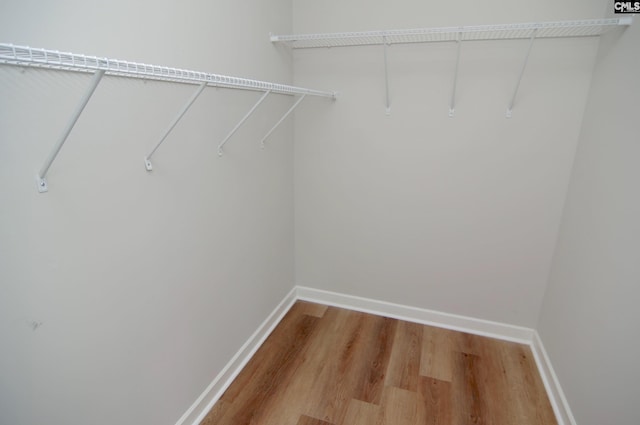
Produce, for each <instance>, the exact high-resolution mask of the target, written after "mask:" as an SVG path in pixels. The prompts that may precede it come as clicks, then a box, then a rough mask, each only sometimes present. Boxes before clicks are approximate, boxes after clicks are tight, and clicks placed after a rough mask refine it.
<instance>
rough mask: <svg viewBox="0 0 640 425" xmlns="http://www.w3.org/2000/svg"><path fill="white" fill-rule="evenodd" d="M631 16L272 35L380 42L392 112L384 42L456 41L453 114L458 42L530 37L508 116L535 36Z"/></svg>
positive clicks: (593, 30) (295, 44) (295, 41)
mask: <svg viewBox="0 0 640 425" xmlns="http://www.w3.org/2000/svg"><path fill="white" fill-rule="evenodd" d="M632 22H633V18H632V17H630V16H625V17H621V18H611V19H583V20H575V21H554V22H538V23H516V24H501V25H475V26H458V27H439V28H414V29H403V30H383V31H360V32H338V33H324V34H320V33H319V34H293V35H271V41H272V42H273V43H281V44H284V45H286V46H289V47H290V48H292V49H313V48H323V47H324V48H328V47H351V46H376V45H377V46H383V52H384V53H383V55H384V56H383V57H384V69H385V91H386V111H387V114H389V113H390V112H391V105H390V99H389V73H388V64H387V46H390V45H393V44H410V43H436V42H455V43H456V44H457V55H456V65H455V71H454V79H453V89H452V95H451V102H450V105H449V116H450V117H453V114H454V109H455V105H454V103H455V90H456V83H457V75H458V65H459V60H460V46H461V44H462V43H463V42H470V41H489V40H518V39H529V40H530V42H529V43H528V48H527V53H526V56H525V60H524V64H523V66H522V69H521V72H520V76H519V78H518V81H517V83H516V86H515V90H514V93H513V96H512V98H511V102H510V103H509V106H508V108H507V114H506V116H507V117H511V113H512V109H513V105H514V102H515V98H516V95H517V92H518V88H519V86H520V80H521V79H522V76H523V74H524V71H525V69H526V66H527V62H528V58H529V53H530V52H531V47H532V45H533V40H534V39H541V38H566V37H595V36H599V35H602V34H604V33H606V32H608V31H611V30H613V29H616V28H621V27H622V28H624V27H626V26H629V25H631V24H632Z"/></svg>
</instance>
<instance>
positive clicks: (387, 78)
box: [382, 35, 391, 115]
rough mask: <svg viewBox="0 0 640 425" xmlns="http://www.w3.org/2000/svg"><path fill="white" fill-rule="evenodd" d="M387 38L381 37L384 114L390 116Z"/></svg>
mask: <svg viewBox="0 0 640 425" xmlns="http://www.w3.org/2000/svg"><path fill="white" fill-rule="evenodd" d="M387 45H388V43H387V36H386V35H384V36H382V46H383V49H384V84H385V85H384V87H385V105H386V107H385V113H386V114H387V115H391V100H390V98H389V64H388V59H387Z"/></svg>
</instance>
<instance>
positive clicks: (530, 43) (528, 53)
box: [506, 28, 538, 118]
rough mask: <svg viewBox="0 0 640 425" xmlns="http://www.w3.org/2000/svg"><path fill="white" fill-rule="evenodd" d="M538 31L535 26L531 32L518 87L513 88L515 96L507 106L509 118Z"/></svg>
mask: <svg viewBox="0 0 640 425" xmlns="http://www.w3.org/2000/svg"><path fill="white" fill-rule="evenodd" d="M537 32H538V29H537V28H534V30H533V32H532V33H531V38H530V39H529V47H528V48H527V55H526V56H525V57H524V63H523V64H522V69H520V75H519V76H518V82H517V83H516V88H515V89H514V90H513V96H511V102H509V106H508V107H507V114H506V115H507V118H511V116H512V111H513V105H514V103H515V101H516V95H517V94H518V89H519V88H520V82H521V81H522V76H523V75H524V70H525V69H527V63H528V62H529V55H530V54H531V48H532V47H533V41H534V40H535V38H536V34H537Z"/></svg>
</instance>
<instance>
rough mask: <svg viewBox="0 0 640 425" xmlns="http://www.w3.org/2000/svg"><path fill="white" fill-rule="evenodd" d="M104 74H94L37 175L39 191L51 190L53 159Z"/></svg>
mask: <svg viewBox="0 0 640 425" xmlns="http://www.w3.org/2000/svg"><path fill="white" fill-rule="evenodd" d="M103 76H104V70H97V71H96V72H95V73H94V74H93V78H92V79H91V83H90V84H89V88H88V89H87V91H86V92H85V94H84V96H83V97H82V99H81V100H80V103H79V104H78V107H77V108H76V110H75V111H74V113H73V115H72V116H71V119H70V120H69V122H68V123H67V126H66V127H65V129H64V131H63V132H62V134H61V135H60V138H59V139H58V142H57V143H56V145H55V146H54V148H53V150H52V151H51V153H50V154H49V157H48V158H47V160H46V162H45V163H44V165H43V166H42V168H41V169H40V172H39V173H38V175H37V176H36V181H37V184H38V192H40V193H43V192H47V191H48V190H49V186H48V185H47V180H46V177H47V172H49V168H50V167H51V164H53V161H55V159H56V157H57V156H58V153H60V149H62V146H63V145H64V143H65V142H66V141H67V138H68V137H69V134H71V130H73V127H74V126H75V125H76V122H77V121H78V118H80V115H81V114H82V111H83V110H84V108H85V106H87V103H89V99H91V96H92V95H93V93H94V92H95V91H96V88H97V87H98V84H100V80H102V77H103Z"/></svg>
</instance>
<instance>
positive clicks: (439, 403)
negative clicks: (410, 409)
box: [418, 376, 453, 425]
mask: <svg viewBox="0 0 640 425" xmlns="http://www.w3.org/2000/svg"><path fill="white" fill-rule="evenodd" d="M418 394H420V397H421V398H420V402H421V403H420V404H419V405H418V408H419V409H422V411H423V412H422V413H421V414H420V415H419V416H420V417H421V418H422V422H420V423H421V424H425V425H451V424H452V421H453V419H452V412H453V403H452V399H451V382H446V381H441V380H438V379H433V378H426V377H424V376H421V377H420V381H419V384H418Z"/></svg>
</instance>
